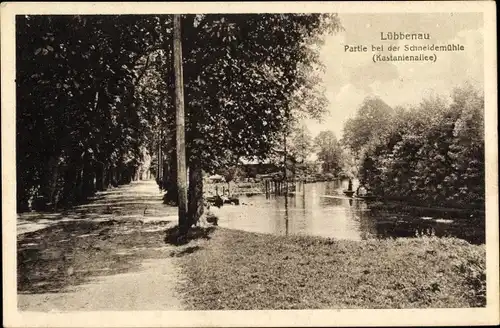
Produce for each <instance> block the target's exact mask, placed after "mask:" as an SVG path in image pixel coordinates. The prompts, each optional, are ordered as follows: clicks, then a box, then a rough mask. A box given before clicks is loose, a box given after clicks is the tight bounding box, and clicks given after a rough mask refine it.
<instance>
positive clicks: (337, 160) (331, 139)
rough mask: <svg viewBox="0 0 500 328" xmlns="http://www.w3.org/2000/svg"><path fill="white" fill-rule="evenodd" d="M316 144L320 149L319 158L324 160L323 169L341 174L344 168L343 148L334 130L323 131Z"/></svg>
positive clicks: (316, 139) (315, 139)
mask: <svg viewBox="0 0 500 328" xmlns="http://www.w3.org/2000/svg"><path fill="white" fill-rule="evenodd" d="M314 144H315V146H316V148H317V149H318V153H317V154H318V159H319V160H320V161H322V162H323V164H322V165H323V171H324V172H325V173H332V174H335V175H339V174H340V173H341V170H342V149H341V147H340V143H339V141H338V140H337V137H336V136H335V133H333V132H332V131H321V132H320V133H319V134H318V135H317V136H316V138H314Z"/></svg>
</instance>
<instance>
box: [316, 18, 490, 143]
mask: <svg viewBox="0 0 500 328" xmlns="http://www.w3.org/2000/svg"><path fill="white" fill-rule="evenodd" d="M339 17H340V20H341V22H342V26H343V27H344V29H345V31H344V32H340V33H338V34H336V35H328V36H326V40H325V44H324V46H323V48H322V51H321V58H322V61H323V63H324V64H325V66H326V71H325V75H324V84H325V87H326V96H327V98H328V100H329V107H328V111H329V112H328V114H327V115H326V116H325V118H324V121H323V123H318V122H317V121H313V120H307V121H306V125H307V126H308V128H309V130H310V131H311V133H312V135H313V136H315V135H317V134H318V133H319V132H320V131H323V130H332V131H334V132H335V134H336V135H337V137H338V138H339V139H340V137H341V136H342V128H343V125H344V123H345V121H346V120H347V119H348V118H349V117H352V116H354V114H355V112H356V110H357V108H358V107H359V105H360V104H361V103H362V101H363V100H364V98H365V97H366V96H369V95H376V96H379V97H380V98H382V99H383V100H384V101H385V102H386V103H387V104H389V105H390V106H396V105H405V104H418V103H419V102H420V101H421V100H422V99H423V98H426V97H428V96H430V95H431V94H438V95H443V96H448V95H450V93H451V91H452V89H453V88H454V87H456V86H459V85H461V84H463V83H464V82H465V81H470V82H472V83H475V84H477V85H478V86H479V87H482V86H483V81H484V68H483V61H484V55H483V20H482V14H475V13H453V14H451V13H446V14H344V15H339ZM380 32H407V33H418V32H422V33H430V35H431V39H430V40H419V41H416V40H405V41H381V40H380ZM451 43H460V44H462V45H463V46H464V47H465V51H462V52H435V53H436V55H437V57H438V58H437V62H436V63H432V62H385V63H380V62H378V63H373V61H372V54H373V53H372V52H371V49H369V52H367V53H349V52H344V45H346V44H348V45H359V44H361V45H366V46H368V47H371V44H378V45H380V44H383V45H384V54H389V52H388V51H386V49H387V47H388V46H389V45H390V44H398V45H400V46H402V45H404V44H415V45H421V44H440V45H442V44H451ZM401 48H402V47H401ZM393 54H394V55H401V54H403V52H402V51H399V52H394V53H393ZM407 54H408V55H418V54H419V52H412V53H407ZM427 54H432V53H430V52H428V53H427Z"/></svg>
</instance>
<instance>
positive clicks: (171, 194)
mask: <svg viewBox="0 0 500 328" xmlns="http://www.w3.org/2000/svg"><path fill="white" fill-rule="evenodd" d="M176 161H177V160H176V159H175V157H173V156H171V157H170V158H169V160H168V165H165V166H164V169H165V174H164V175H163V181H162V186H163V190H165V191H166V193H165V195H164V196H163V202H164V203H165V204H169V205H174V206H177V202H178V190H177V165H176ZM165 164H166V163H165Z"/></svg>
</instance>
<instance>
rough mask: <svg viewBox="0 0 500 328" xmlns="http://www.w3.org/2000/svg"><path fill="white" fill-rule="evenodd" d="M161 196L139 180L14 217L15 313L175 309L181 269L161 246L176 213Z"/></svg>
mask: <svg viewBox="0 0 500 328" xmlns="http://www.w3.org/2000/svg"><path fill="white" fill-rule="evenodd" d="M161 196H162V194H161V193H160V192H159V191H158V188H157V187H156V183H155V182H154V181H141V182H135V183H132V184H130V185H127V186H121V187H119V188H116V189H114V190H111V191H107V192H102V193H99V194H98V195H97V197H96V198H95V199H94V200H93V201H92V202H91V203H88V204H85V205H81V206H77V207H75V208H73V209H71V210H68V211H66V212H63V213H24V214H21V215H19V218H18V242H17V274H18V286H17V289H18V294H19V298H18V300H19V305H18V306H19V307H20V309H21V310H35V311H50V310H51V309H54V308H55V309H63V310H88V309H110V310H122V309H124V310H126V309H127V310H141V309H142V310H161V309H178V308H179V307H180V305H179V300H178V299H176V296H175V295H176V293H175V285H176V281H177V280H178V278H179V277H177V275H178V274H179V272H180V271H178V270H177V269H176V265H175V263H174V262H175V259H174V258H172V256H171V254H172V251H173V248H174V247H173V246H172V245H166V244H165V242H164V238H165V231H166V230H167V229H170V228H172V227H173V226H175V224H176V223H177V216H176V212H177V209H176V208H175V207H170V206H167V205H164V204H162V199H161ZM162 272H163V273H162ZM146 277H147V278H146ZM103 279H104V280H103ZM138 286H140V287H138ZM159 288H162V289H163V291H162V292H161V293H159V291H158V289H159ZM113 295H114V296H113ZM141 299H142V300H144V301H143V302H142V303H141V302H139V301H138V300H141ZM151 307H154V308H151Z"/></svg>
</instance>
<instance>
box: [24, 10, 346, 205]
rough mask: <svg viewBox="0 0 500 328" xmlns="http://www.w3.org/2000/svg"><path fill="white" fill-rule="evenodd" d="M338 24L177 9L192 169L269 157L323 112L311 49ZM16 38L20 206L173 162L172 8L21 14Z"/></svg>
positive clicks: (321, 18)
mask: <svg viewBox="0 0 500 328" xmlns="http://www.w3.org/2000/svg"><path fill="white" fill-rule="evenodd" d="M339 28H340V23H339V20H338V18H337V16H336V15H333V14H332V15H330V14H328V15H326V14H258V15H257V14H255V15H246V14H245V15H237V14H234V15H218V14H210V15H183V17H182V38H183V39H182V44H183V65H184V88H185V98H186V99H185V103H186V123H187V124H186V130H187V132H186V133H187V135H186V137H187V138H186V141H187V154H188V163H189V165H190V172H194V171H197V172H198V173H199V172H200V170H201V169H203V170H206V171H209V172H210V171H214V170H216V169H218V168H224V167H229V166H231V165H233V164H235V163H236V162H237V160H238V159H239V158H241V157H257V158H261V159H263V158H266V157H269V156H271V155H272V154H273V150H274V149H275V148H276V145H277V144H279V143H280V142H281V140H282V134H283V133H285V132H286V131H287V129H289V126H290V125H291V124H293V122H294V120H296V119H297V118H299V117H300V115H308V116H311V117H316V118H317V117H319V116H320V115H321V114H322V113H323V112H324V110H325V108H326V106H325V104H326V100H325V98H324V96H323V94H322V89H321V87H320V86H319V84H318V82H319V76H320V73H321V70H322V67H321V63H320V62H319V56H318V51H319V48H318V44H320V43H321V37H322V35H323V34H324V33H328V32H332V31H335V30H338V29H339ZM16 33H17V34H16V41H17V42H16V51H17V53H16V60H17V67H18V70H17V76H16V81H17V127H16V128H17V164H18V171H17V181H18V184H17V186H18V210H24V209H28V208H29V207H30V204H31V208H36V207H37V206H36V205H33V201H34V200H35V199H39V200H40V202H39V203H40V204H41V205H40V206H39V208H41V207H44V206H49V207H51V208H53V207H54V206H56V205H57V204H59V205H69V204H72V203H76V202H79V201H82V200H84V199H86V198H87V197H89V196H90V195H92V194H93V193H94V192H95V191H96V190H103V189H105V188H107V187H108V186H110V185H117V184H120V183H127V182H129V181H130V180H132V179H133V178H135V177H137V176H138V175H140V174H141V172H142V171H143V170H144V167H143V166H142V164H143V162H144V158H145V157H147V156H149V155H155V156H156V150H157V149H158V148H160V149H162V153H163V155H162V156H165V157H166V158H165V159H161V158H160V160H165V162H166V163H167V164H168V163H175V161H173V160H172V159H173V157H174V154H173V152H172V149H173V147H172V146H173V143H172V141H173V140H175V125H174V124H175V119H174V101H173V90H174V88H173V84H174V74H173V67H172V50H173V49H172V48H173V46H172V17H171V16H170V15H119V16H118V15H99V16H81V15H74V16H69V15H64V16H41V15H40V16H18V17H17V21H16ZM155 162H156V163H159V161H158V159H155ZM172 166H175V165H165V168H166V169H169V170H171V172H174V171H175V167H173V168H172ZM172 170H173V171H172ZM195 178H196V181H197V183H200V181H201V179H200V175H199V174H198V175H196V176H193V179H195ZM195 185H196V184H193V186H195ZM198 186H199V185H198ZM193 192H194V191H193ZM198 196H199V190H198ZM195 198H197V199H199V197H195ZM42 205H43V206H42Z"/></svg>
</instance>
